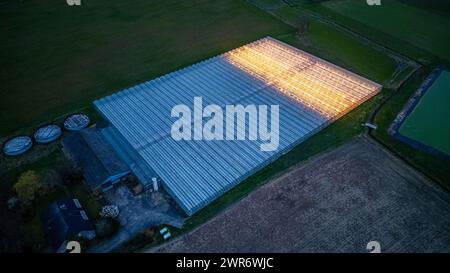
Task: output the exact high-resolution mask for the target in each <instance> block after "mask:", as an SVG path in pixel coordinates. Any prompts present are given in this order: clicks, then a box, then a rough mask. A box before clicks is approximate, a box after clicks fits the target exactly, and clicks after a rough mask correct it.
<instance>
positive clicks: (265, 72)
mask: <svg viewBox="0 0 450 273" xmlns="http://www.w3.org/2000/svg"><path fill="white" fill-rule="evenodd" d="M380 89H381V86H380V85H378V84H376V83H374V82H371V81H369V80H367V79H364V78H362V77H360V76H358V75H356V74H353V73H351V72H349V71H346V70H344V69H341V68H339V67H337V66H335V65H333V64H331V63H328V62H326V61H324V60H321V59H319V58H317V57H314V56H312V55H310V54H308V53H306V52H303V51H301V50H299V49H296V48H293V47H291V46H289V45H286V44H284V43H282V42H280V41H277V40H275V39H273V38H270V37H267V38H264V39H261V40H258V41H256V42H253V43H251V44H248V45H244V46H242V47H240V48H237V49H234V50H232V51H229V52H227V53H224V54H222V55H220V56H216V57H214V58H211V59H208V60H205V61H203V62H200V63H197V64H194V65H192V66H190V67H187V68H184V69H181V70H179V71H176V72H173V73H170V74H167V75H165V76H162V77H159V78H157V79H154V80H151V81H148V82H145V83H142V84H139V85H137V86H134V87H131V88H128V89H126V90H123V91H121V92H118V93H115V94H113V95H111V96H108V97H105V98H102V99H99V100H97V101H95V102H94V104H95V106H96V108H97V110H98V111H99V112H100V113H101V114H102V116H103V117H104V118H105V119H106V120H107V121H108V122H109V123H110V126H108V127H106V128H104V129H102V130H101V132H102V134H103V135H104V137H105V138H106V139H107V140H108V142H109V143H110V144H111V145H112V146H113V147H114V149H115V150H116V152H117V153H118V154H119V156H120V157H121V158H122V159H123V161H124V162H125V163H126V164H127V165H128V166H129V168H130V169H131V171H132V172H133V173H134V174H135V175H136V176H137V177H138V178H139V179H140V180H141V181H142V182H143V183H144V184H146V183H150V181H151V178H152V177H159V178H160V179H161V182H162V185H163V187H164V189H165V190H166V191H167V192H168V193H170V194H171V195H172V196H173V197H174V199H175V200H176V201H177V202H178V204H179V205H180V207H181V208H183V210H184V211H185V212H186V213H187V214H188V215H192V214H194V213H195V212H197V211H198V210H200V209H202V208H203V207H205V206H206V205H207V204H209V203H210V202H212V201H213V200H215V199H216V198H218V197H219V196H221V195H222V194H224V193H225V192H227V191H228V190H230V189H231V188H233V187H234V186H236V185H237V184H239V183H240V182H242V181H243V180H244V179H246V178H247V177H249V176H250V175H252V174H253V173H255V172H256V171H258V170H260V169H261V168H263V167H264V166H266V165H268V164H269V163H270V162H272V161H274V160H275V159H277V158H278V157H279V156H281V155H282V154H284V153H286V152H288V151H289V150H290V149H292V148H293V147H294V146H296V145H297V144H299V143H300V142H302V141H304V140H305V139H307V138H308V137H310V136H311V135H313V134H314V133H316V132H318V131H319V130H321V129H322V128H324V127H325V126H327V125H328V124H330V123H331V122H333V121H334V120H336V119H337V118H339V117H340V116H342V115H344V114H345V113H347V112H348V111H350V110H351V109H353V108H354V107H356V106H358V105H359V104H361V103H362V102H364V101H365V100H367V99H368V98H370V97H372V96H373V95H375V94H376V93H377V92H379V91H380ZM194 97H201V98H202V101H203V104H204V105H209V104H215V105H219V106H221V107H225V106H226V105H236V104H239V105H244V106H246V105H278V106H279V146H278V149H276V150H274V151H262V150H261V149H260V144H261V143H263V142H264V141H262V140H256V141H255V140H240V141H226V140H223V141H207V140H201V141H200V140H198V141H194V140H191V141H187V140H180V141H177V140H175V139H173V138H172V137H171V126H172V124H173V122H174V121H175V120H176V119H174V118H173V117H171V110H172V108H173V107H174V106H176V105H179V104H184V105H188V106H190V107H191V108H193V107H192V105H193V101H194Z"/></svg>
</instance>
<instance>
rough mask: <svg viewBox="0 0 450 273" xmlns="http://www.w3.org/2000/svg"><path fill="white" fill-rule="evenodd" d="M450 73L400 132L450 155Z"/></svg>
mask: <svg viewBox="0 0 450 273" xmlns="http://www.w3.org/2000/svg"><path fill="white" fill-rule="evenodd" d="M449 91H450V72H448V71H444V72H442V74H441V75H440V76H439V78H438V79H436V81H435V82H434V83H433V85H432V86H431V87H430V88H429V89H428V90H427V91H426V93H425V94H424V96H423V97H422V98H421V99H420V102H419V103H418V104H417V105H416V107H415V108H414V110H413V111H412V112H411V113H410V114H409V116H408V117H407V118H406V120H405V121H404V122H403V124H402V126H401V127H400V130H399V132H400V133H401V134H402V135H404V136H407V137H409V138H411V139H414V140H416V141H419V142H421V143H423V144H426V145H428V146H431V147H433V148H435V149H437V150H440V151H442V152H444V153H446V154H448V155H450V122H449V121H448V118H449V117H450V92H449Z"/></svg>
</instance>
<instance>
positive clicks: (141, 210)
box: [89, 186, 184, 253]
mask: <svg viewBox="0 0 450 273" xmlns="http://www.w3.org/2000/svg"><path fill="white" fill-rule="evenodd" d="M104 196H105V198H106V199H107V200H108V201H109V202H110V203H111V204H114V205H117V206H118V207H119V210H120V214H119V220H120V223H121V228H120V230H119V232H118V233H117V234H116V235H114V236H113V237H112V238H111V239H109V240H108V241H106V242H104V243H102V244H100V245H97V246H95V247H93V248H91V249H90V250H89V252H97V253H106V252H111V251H113V250H114V249H117V248H118V247H120V246H121V245H122V244H123V243H125V242H127V241H128V240H130V239H132V238H133V237H134V236H136V235H137V234H138V233H140V232H142V231H143V230H144V229H146V228H148V227H151V226H159V225H161V224H167V225H171V226H174V227H177V228H181V227H182V226H183V223H184V219H183V217H182V216H181V214H180V213H179V212H178V211H177V210H176V209H175V208H174V207H173V206H172V205H171V204H170V202H169V201H168V198H170V197H168V196H167V195H165V194H164V193H163V192H156V193H151V192H145V193H142V194H140V195H138V196H134V195H133V194H132V193H131V191H130V190H129V189H128V188H127V187H126V186H119V187H117V188H114V189H112V190H110V191H108V192H106V193H105V194H104Z"/></svg>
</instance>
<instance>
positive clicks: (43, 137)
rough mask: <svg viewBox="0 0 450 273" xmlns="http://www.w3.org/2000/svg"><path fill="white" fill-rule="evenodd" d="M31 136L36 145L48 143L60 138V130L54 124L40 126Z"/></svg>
mask: <svg viewBox="0 0 450 273" xmlns="http://www.w3.org/2000/svg"><path fill="white" fill-rule="evenodd" d="M33 136H34V140H36V142H37V143H49V142H52V141H55V140H57V139H58V138H59V137H60V136H61V128H59V126H58V125H56V124H50V125H46V126H42V127H40V128H38V129H37V130H36V132H34V134H33Z"/></svg>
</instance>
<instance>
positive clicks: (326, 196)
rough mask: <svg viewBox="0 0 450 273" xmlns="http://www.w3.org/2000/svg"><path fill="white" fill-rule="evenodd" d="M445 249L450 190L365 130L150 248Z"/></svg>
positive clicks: (449, 242)
mask: <svg viewBox="0 0 450 273" xmlns="http://www.w3.org/2000/svg"><path fill="white" fill-rule="evenodd" d="M369 241H378V242H379V243H380V244H381V251H382V252H449V251H450V198H449V194H448V193H447V192H444V191H441V190H440V189H438V188H437V187H435V186H434V184H432V182H431V181H430V180H428V179H427V178H426V177H424V176H423V175H421V174H420V173H418V172H416V171H415V170H414V169H412V168H410V167H409V166H407V165H406V164H404V163H403V162H402V161H400V160H399V159H397V158H396V157H395V156H393V155H392V154H391V153H390V152H388V151H387V150H385V149H384V148H383V147H381V146H380V145H379V144H377V143H376V142H374V141H373V140H371V139H369V138H367V137H365V136H364V137H363V136H360V137H357V138H355V139H353V140H351V141H349V142H347V143H346V144H344V145H342V146H340V147H338V148H337V149H335V150H333V151H331V152H328V153H325V154H322V155H319V156H317V157H315V158H312V159H310V160H308V161H307V162H305V163H302V164H300V165H297V166H295V167H293V168H291V170H290V171H288V172H287V173H286V174H284V175H282V176H281V177H279V178H276V179H274V180H273V181H270V182H268V183H267V184H265V185H264V186H262V187H261V188H259V189H257V190H256V191H254V192H252V193H251V194H249V195H248V196H247V197H245V198H243V199H242V200H240V201H239V202H237V203H236V204H235V205H233V206H231V207H230V208H228V209H226V210H225V211H224V212H222V213H221V214H220V215H218V216H217V217H215V218H213V219H211V220H210V221H209V222H207V223H205V224H203V225H202V226H200V227H198V228H197V229H195V230H193V231H191V232H189V233H186V234H184V235H181V236H179V237H177V238H175V239H174V240H172V241H170V242H168V243H166V244H164V245H162V246H159V247H156V248H152V249H148V250H147V251H149V252H368V250H367V249H366V246H367V243H368V242H369Z"/></svg>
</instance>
